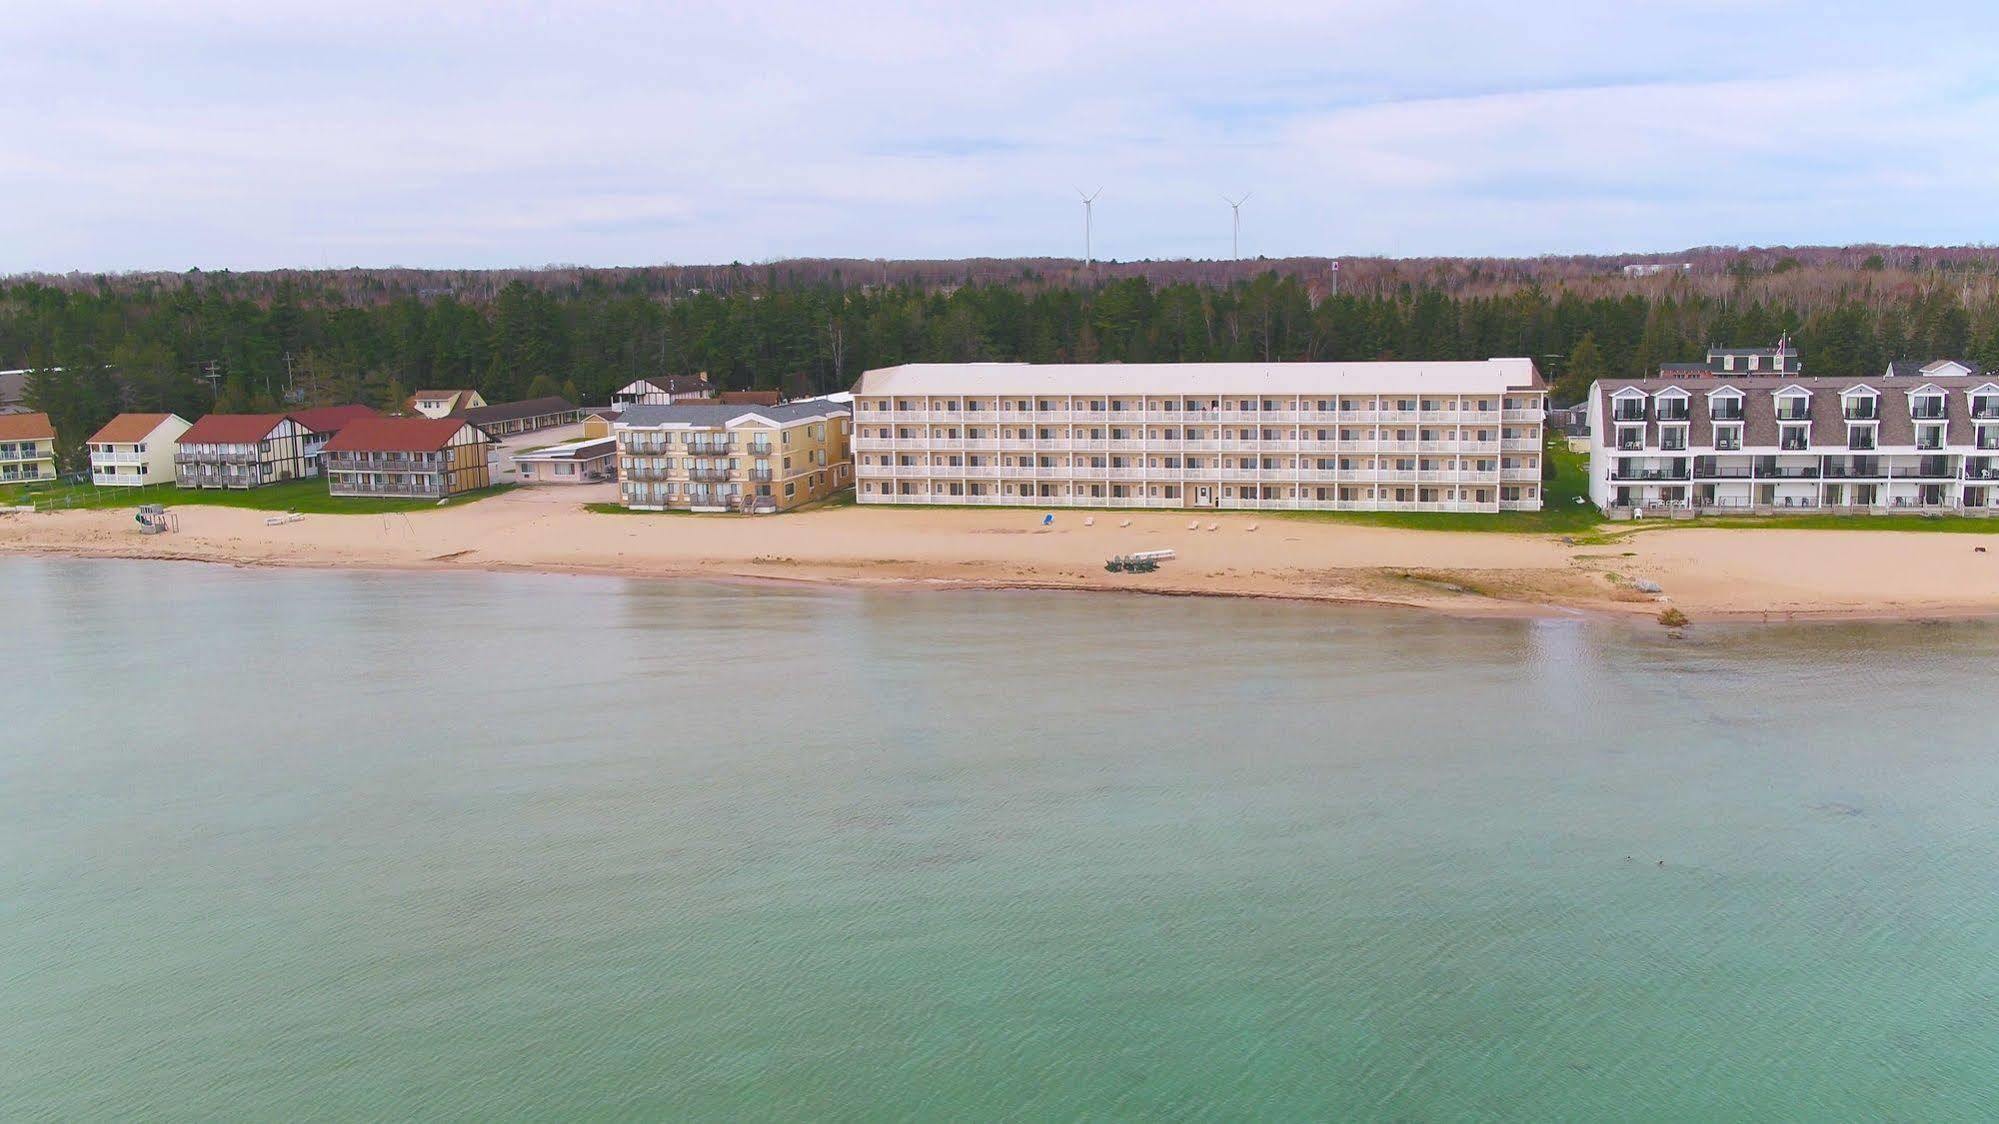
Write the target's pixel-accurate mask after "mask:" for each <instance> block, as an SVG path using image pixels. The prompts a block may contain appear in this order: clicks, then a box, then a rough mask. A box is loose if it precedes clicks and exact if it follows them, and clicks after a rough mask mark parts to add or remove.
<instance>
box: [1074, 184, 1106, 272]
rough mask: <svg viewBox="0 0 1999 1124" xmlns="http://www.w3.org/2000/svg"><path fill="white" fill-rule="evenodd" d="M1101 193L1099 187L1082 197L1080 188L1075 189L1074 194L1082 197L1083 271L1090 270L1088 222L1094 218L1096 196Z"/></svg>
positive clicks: (1102, 190) (1101, 190) (1102, 191)
mask: <svg viewBox="0 0 1999 1124" xmlns="http://www.w3.org/2000/svg"><path fill="white" fill-rule="evenodd" d="M1103 193H1104V189H1103V188H1101V187H1100V188H1098V189H1096V190H1095V191H1093V192H1090V193H1089V194H1088V195H1083V189H1082V188H1080V187H1079V188H1077V189H1076V194H1078V195H1082V196H1083V268H1084V269H1088V268H1090V220H1091V219H1092V218H1094V217H1095V210H1096V205H1097V196H1099V195H1102V194H1103Z"/></svg>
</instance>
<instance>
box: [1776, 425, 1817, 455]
mask: <svg viewBox="0 0 1999 1124" xmlns="http://www.w3.org/2000/svg"><path fill="white" fill-rule="evenodd" d="M1811 444H1812V443H1811V428H1810V427H1809V426H1803V425H1787V426H1784V427H1783V434H1782V436H1781V437H1780V438H1779V439H1778V448H1780V449H1783V450H1785V451H1787V452H1797V451H1799V450H1803V449H1809V448H1811Z"/></svg>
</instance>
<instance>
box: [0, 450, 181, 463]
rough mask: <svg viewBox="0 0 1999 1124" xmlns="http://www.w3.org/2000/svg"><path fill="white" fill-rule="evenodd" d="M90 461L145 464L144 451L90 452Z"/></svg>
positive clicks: (3, 457) (4, 458)
mask: <svg viewBox="0 0 1999 1124" xmlns="http://www.w3.org/2000/svg"><path fill="white" fill-rule="evenodd" d="M6 459H7V458H6V457H5V456H0V460H6ZM90 463H91V464H93V465H98V464H139V465H142V464H145V463H146V454H144V453H127V452H118V453H92V454H90Z"/></svg>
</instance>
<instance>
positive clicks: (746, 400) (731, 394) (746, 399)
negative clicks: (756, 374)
mask: <svg viewBox="0 0 1999 1124" xmlns="http://www.w3.org/2000/svg"><path fill="white" fill-rule="evenodd" d="M715 401H717V402H726V403H728V404H730V405H732V406H740V405H744V404H748V405H751V406H775V405H777V404H778V403H780V402H782V401H784V395H782V394H779V393H778V392H777V391H775V390H725V391H723V392H722V393H720V394H718V395H716V396H715Z"/></svg>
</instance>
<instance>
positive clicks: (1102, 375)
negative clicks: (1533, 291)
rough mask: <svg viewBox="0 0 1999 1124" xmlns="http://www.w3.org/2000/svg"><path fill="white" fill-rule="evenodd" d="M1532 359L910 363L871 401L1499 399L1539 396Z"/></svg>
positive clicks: (867, 388)
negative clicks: (907, 397)
mask: <svg viewBox="0 0 1999 1124" xmlns="http://www.w3.org/2000/svg"><path fill="white" fill-rule="evenodd" d="M1543 389H1546V384H1544V383H1543V382H1542V381H1541V376H1540V373H1539V372H1538V371H1536V370H1535V368H1534V361H1533V360H1531V359H1470V360H1438V361H1435V362H1428V361H1415V362H1388V363H908V364H904V365H903V366H900V367H883V368H879V369H876V370H873V371H868V372H867V373H865V374H863V375H862V376H861V382H860V385H859V386H857V387H856V388H855V389H854V393H856V394H860V395H869V394H948V395H959V394H975V395H988V394H991V395H1009V394H1025V395H1034V394H1059V395H1065V396H1066V395H1071V394H1167V395H1180V394H1188V395H1209V394H1341V393H1354V394H1397V393H1402V394H1498V393H1500V392H1502V391H1507V390H1543Z"/></svg>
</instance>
